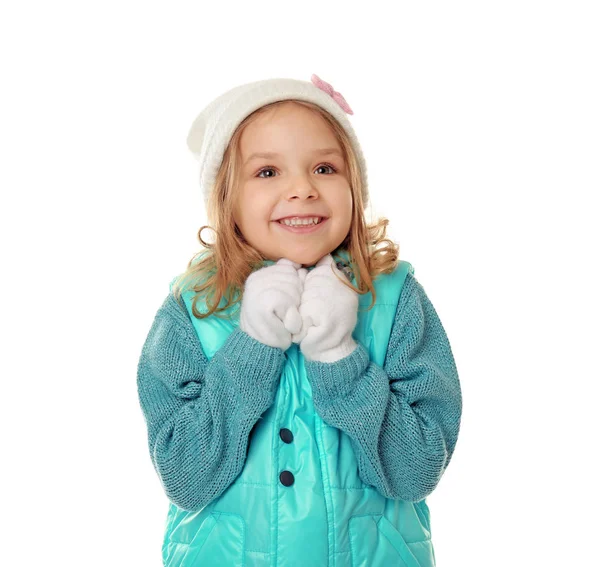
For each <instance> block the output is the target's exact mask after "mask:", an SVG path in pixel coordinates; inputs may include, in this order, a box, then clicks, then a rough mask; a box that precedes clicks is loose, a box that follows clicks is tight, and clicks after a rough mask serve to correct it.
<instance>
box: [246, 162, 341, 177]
mask: <svg viewBox="0 0 600 567" xmlns="http://www.w3.org/2000/svg"><path fill="white" fill-rule="evenodd" d="M321 167H328V168H329V169H331V170H332V173H337V169H336V168H335V167H333V165H331V164H329V163H322V164H321V165H319V167H318V168H317V169H320V168H321ZM265 171H275V169H274V168H273V167H271V166H269V167H263V168H262V169H261V170H260V171H259V172H258V174H257V175H256V176H257V177H261V178H262V179H267V178H268V177H274V176H273V175H269V176H267V177H264V176H263V175H262V173H264V172H265ZM332 173H330V174H329V175H332Z"/></svg>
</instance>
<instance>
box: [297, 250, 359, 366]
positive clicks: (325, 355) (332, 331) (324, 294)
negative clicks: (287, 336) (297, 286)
mask: <svg viewBox="0 0 600 567" xmlns="http://www.w3.org/2000/svg"><path fill="white" fill-rule="evenodd" d="M303 269H304V268H303ZM299 271H300V270H299ZM334 271H335V273H334ZM335 274H337V275H338V276H340V277H341V278H342V279H346V276H345V275H344V274H343V273H342V272H341V271H340V270H339V269H338V267H337V266H336V264H335V261H334V259H333V257H332V256H331V254H327V256H323V258H321V259H320V260H319V261H318V262H317V263H316V265H315V267H314V268H313V269H312V270H311V271H310V272H308V273H306V274H304V276H301V278H302V277H303V279H304V291H303V292H302V298H301V302H300V309H299V311H300V315H301V317H302V323H303V324H302V329H301V330H300V331H299V332H298V333H292V342H295V343H299V344H300V350H301V352H302V354H304V356H305V357H306V359H307V360H317V361H319V362H335V361H337V360H340V359H342V358H345V357H346V356H348V355H349V354H350V353H352V352H353V351H354V349H355V348H356V347H357V346H358V345H357V343H356V341H355V340H354V339H353V338H352V333H353V331H354V328H355V327H356V323H357V321H358V293H357V292H355V291H354V290H352V289H350V288H348V287H347V286H345V285H344V284H343V283H342V282H341V281H339V280H338V277H337V276H336V275H335Z"/></svg>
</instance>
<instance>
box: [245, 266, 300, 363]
mask: <svg viewBox="0 0 600 567" xmlns="http://www.w3.org/2000/svg"><path fill="white" fill-rule="evenodd" d="M300 266H301V264H298V263H296V262H292V261H291V260H288V259H287V258H281V259H280V260H278V261H277V263H275V264H273V265H271V266H266V267H264V268H261V269H259V270H256V271H254V272H252V273H251V274H250V275H249V276H248V278H247V279H246V283H245V284H244V292H243V295H242V303H241V308H240V329H241V330H242V331H244V332H246V333H247V334H248V335H250V336H251V337H253V338H254V339H256V340H257V341H260V342H261V343H263V344H266V345H268V346H272V347H278V348H280V349H282V350H284V351H285V350H287V349H288V348H289V347H290V345H291V344H292V333H294V332H298V331H300V329H301V327H302V318H301V316H300V313H299V311H298V307H299V305H300V298H301V295H302V281H301V279H300V278H299V277H298V268H300Z"/></svg>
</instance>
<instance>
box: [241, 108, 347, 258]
mask: <svg viewBox="0 0 600 567" xmlns="http://www.w3.org/2000/svg"><path fill="white" fill-rule="evenodd" d="M326 150H334V151H333V152H331V151H326ZM240 153H241V169H240V178H239V187H238V190H239V193H238V199H237V202H236V204H235V212H234V220H235V222H236V224H237V226H238V227H239V229H240V231H241V232H242V234H243V235H244V238H245V239H246V240H247V241H248V243H249V244H250V245H251V246H253V247H254V248H255V249H256V250H258V251H259V252H261V253H262V254H263V256H264V257H265V258H268V259H270V260H274V261H277V260H279V259H280V258H288V259H290V260H292V261H294V262H298V263H300V264H302V266H303V267H308V266H313V265H314V264H315V263H316V262H317V261H318V260H319V259H320V258H322V257H323V256H325V255H327V254H329V253H330V252H332V251H333V250H335V249H336V248H337V247H338V246H339V245H340V244H341V243H342V242H343V241H344V238H346V235H347V234H348V231H349V230H350V224H351V222H352V193H351V190H350V184H349V182H348V173H347V169H346V168H347V166H346V163H345V161H344V159H343V157H342V150H341V147H340V145H339V143H338V142H337V140H336V138H335V135H334V134H333V132H332V131H331V130H330V128H329V125H328V124H327V122H325V121H324V120H323V119H322V118H321V117H320V116H318V115H316V114H314V113H313V112H311V111H310V110H309V109H307V108H305V107H303V106H300V105H297V104H294V103H293V102H288V103H285V104H282V105H280V106H278V107H275V108H273V109H271V110H269V112H268V113H266V114H264V115H262V116H260V117H259V118H258V119H257V120H255V121H254V122H252V123H251V124H249V125H248V126H247V127H246V129H245V130H244V132H243V133H242V136H241V138H240ZM264 153H268V154H270V155H268V156H264V155H260V156H256V155H255V154H264ZM295 215H299V216H301V215H310V216H317V217H325V218H324V219H323V220H322V221H321V223H320V224H319V225H318V226H317V227H315V229H314V230H311V231H310V232H295V231H294V230H293V229H288V228H286V227H285V226H283V225H281V224H280V223H279V222H278V220H279V219H281V218H282V217H290V216H292V217H293V216H295Z"/></svg>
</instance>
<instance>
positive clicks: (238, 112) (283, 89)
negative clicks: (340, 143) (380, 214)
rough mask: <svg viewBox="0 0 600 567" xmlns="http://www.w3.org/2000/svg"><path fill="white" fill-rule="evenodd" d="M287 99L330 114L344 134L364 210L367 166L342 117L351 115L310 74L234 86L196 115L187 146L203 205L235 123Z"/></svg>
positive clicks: (333, 93)
mask: <svg viewBox="0 0 600 567" xmlns="http://www.w3.org/2000/svg"><path fill="white" fill-rule="evenodd" d="M288 99H298V100H303V101H308V102H312V103H314V104H316V105H318V106H320V107H321V108H323V109H325V110H326V111H327V112H329V113H330V114H331V115H333V117H334V118H335V119H336V120H337V121H338V122H339V123H340V124H341V126H342V128H344V130H345V131H346V132H347V134H348V137H349V138H350V141H351V144H352V147H353V149H354V152H355V153H356V157H357V159H358V164H359V168H360V174H361V178H362V186H363V194H362V197H363V204H364V207H365V208H366V206H367V203H368V200H369V191H368V188H367V167H366V163H365V159H364V156H363V153H362V149H361V147H360V144H359V142H358V138H357V137H356V134H355V132H354V129H353V127H352V124H351V123H350V121H349V120H348V117H347V116H346V114H354V113H353V112H352V110H351V109H350V107H349V106H348V103H347V102H346V101H345V99H344V97H343V96H342V95H341V94H340V93H339V92H337V91H335V90H334V89H333V87H332V86H331V85H330V84H329V83H326V82H325V81H323V80H321V79H319V77H317V75H314V74H313V75H312V77H311V81H310V82H309V81H300V80H297V79H286V78H275V79H266V80H262V81H255V82H252V83H247V84H244V85H240V86H237V87H234V88H233V89H230V90H229V91H226V92H225V93H223V94H222V95H220V96H219V97H217V98H216V99H214V100H213V101H212V102H211V103H209V104H208V105H207V106H206V107H205V108H204V110H202V112H200V114H199V115H198V116H197V118H196V119H195V120H194V122H193V124H192V127H191V128H190V131H189V134H188V137H187V145H188V147H189V149H190V150H191V152H192V153H193V154H194V156H195V157H196V159H197V160H198V161H199V162H200V187H201V190H202V195H203V197H204V203H205V204H208V198H209V195H210V191H212V188H213V186H214V182H215V178H216V176H217V172H218V170H219V167H220V165H221V162H222V160H223V155H224V154H225V150H226V149H227V145H228V144H229V140H230V139H231V136H233V133H234V131H235V129H236V128H237V127H238V126H239V124H240V123H241V122H242V121H243V120H244V118H246V116H248V115H249V114H252V112H254V111H255V110H257V109H258V108H260V107H261V106H264V105H266V104H269V103H271V102H275V101H279V100H288Z"/></svg>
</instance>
